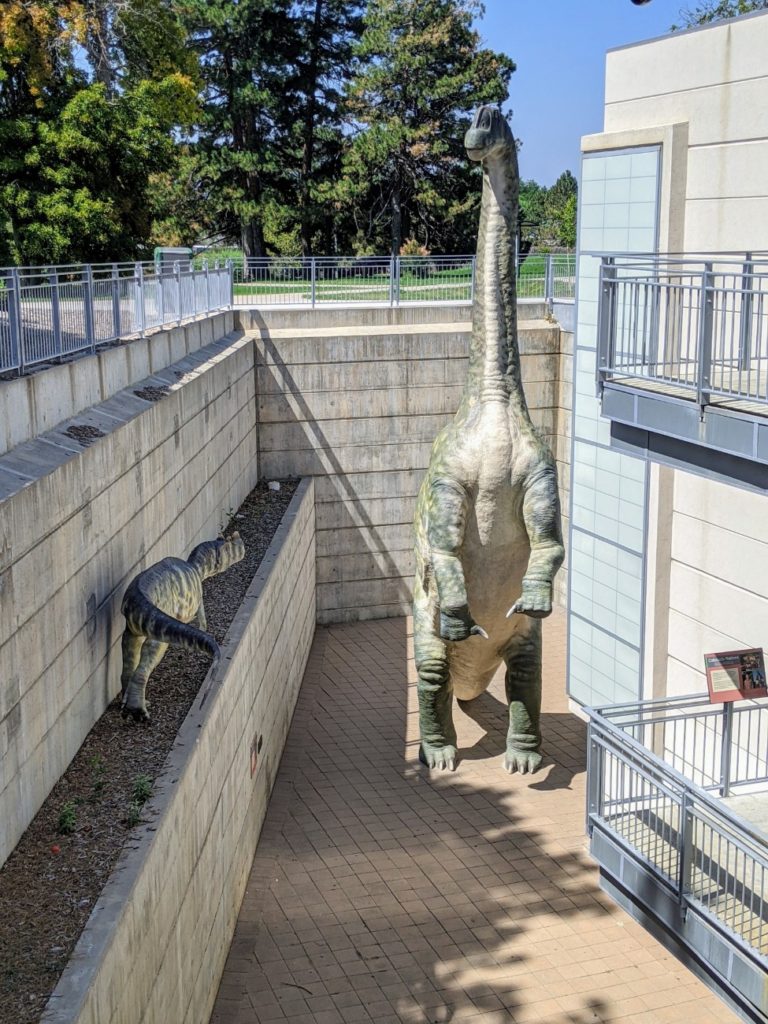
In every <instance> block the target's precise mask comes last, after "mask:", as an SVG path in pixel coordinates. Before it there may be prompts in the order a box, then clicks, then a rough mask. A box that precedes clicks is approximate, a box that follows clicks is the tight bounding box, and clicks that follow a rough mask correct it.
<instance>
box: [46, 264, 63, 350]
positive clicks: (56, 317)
mask: <svg viewBox="0 0 768 1024" xmlns="http://www.w3.org/2000/svg"><path fill="white" fill-rule="evenodd" d="M48 284H49V285H50V287H51V326H52V327H53V351H54V352H55V353H56V355H57V356H61V355H62V352H63V348H64V346H63V343H62V337H61V301H60V299H61V296H60V295H59V272H58V270H57V269H56V267H50V268H49V270H48Z"/></svg>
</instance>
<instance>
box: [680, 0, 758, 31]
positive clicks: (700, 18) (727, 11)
mask: <svg viewBox="0 0 768 1024" xmlns="http://www.w3.org/2000/svg"><path fill="white" fill-rule="evenodd" d="M766 10H768V0H704V2H703V3H699V4H697V5H696V6H695V7H684V8H683V9H682V10H681V11H680V17H681V18H682V19H683V21H682V25H673V26H672V31H673V32H674V31H676V30H677V29H680V28H693V27H694V26H696V25H708V24H709V23H710V22H713V21H722V20H723V19H724V18H736V17H738V16H739V15H740V14H751V13H752V12H753V11H766Z"/></svg>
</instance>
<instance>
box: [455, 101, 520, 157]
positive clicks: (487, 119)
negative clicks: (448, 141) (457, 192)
mask: <svg viewBox="0 0 768 1024" xmlns="http://www.w3.org/2000/svg"><path fill="white" fill-rule="evenodd" d="M514 147H515V139H514V136H513V135H512V131H511V129H510V127H509V125H508V124H507V119H506V118H505V117H504V115H503V114H502V113H501V111H500V110H499V109H498V107H491V106H484V107H478V110H477V113H476V114H475V116H474V118H473V120H472V124H471V125H470V127H469V130H468V131H467V134H466V135H465V136H464V148H465V149H466V151H467V156H468V157H469V159H470V160H475V161H477V162H478V163H479V162H480V161H481V160H486V159H487V158H488V157H489V156H493V155H498V156H500V155H501V153H502V151H504V150H508V149H510V148H511V149H513V150H514Z"/></svg>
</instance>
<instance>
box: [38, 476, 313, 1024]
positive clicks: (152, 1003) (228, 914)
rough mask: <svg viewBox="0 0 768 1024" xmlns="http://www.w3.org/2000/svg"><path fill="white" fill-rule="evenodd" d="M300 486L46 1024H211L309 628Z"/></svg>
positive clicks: (307, 499) (309, 543)
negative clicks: (153, 1023)
mask: <svg viewBox="0 0 768 1024" xmlns="http://www.w3.org/2000/svg"><path fill="white" fill-rule="evenodd" d="M314 566H315V526H314V488H313V483H312V481H311V480H303V481H302V482H301V484H300V485H299V488H298V490H297V492H296V494H295V495H294V497H293V500H292V501H291V504H290V505H289V507H288V509H287V511H286V513H285V515H284V516H283V521H282V523H281V525H280V527H279V528H278V531H277V533H276V535H275V537H274V540H273V541H272V544H271V546H270V548H269V550H268V551H267V554H266V555H265V557H264V560H263V562H262V564H261V567H260V569H259V572H258V573H257V574H256V576H254V579H253V581H252V583H251V585H250V587H249V589H248V592H247V593H246V595H245V598H244V599H243V601H242V604H241V605H240V608H239V610H238V612H237V614H236V615H235V618H234V620H233V622H232V625H231V626H230V629H229V632H228V633H227V636H226V639H225V641H224V643H223V644H222V658H221V661H220V663H219V666H218V668H217V670H216V671H215V672H212V673H209V675H208V676H207V678H206V681H205V683H204V685H203V690H202V692H203V693H204V692H205V688H206V687H207V686H208V685H209V684H210V686H211V690H210V693H209V695H208V697H207V699H206V700H205V703H204V704H203V706H202V708H201V707H200V704H201V700H200V698H199V697H198V698H197V699H196V701H195V704H194V705H193V707H192V709H191V710H190V712H189V714H188V715H187V717H186V719H185V721H184V723H183V725H182V727H181V729H180V731H179V734H178V737H177V739H176V743H175V745H174V747H173V749H172V750H171V752H170V754H169V756H168V759H167V761H166V764H165V768H164V771H163V773H162V774H161V776H160V778H159V779H158V781H157V783H156V786H155V791H154V795H153V797H152V799H151V801H150V802H149V803H148V804H147V805H146V807H147V812H148V814H149V815H151V818H152V820H151V821H150V822H149V823H148V824H147V825H145V826H143V827H142V828H139V829H137V830H136V832H135V833H134V834H133V835H132V836H131V840H130V842H129V847H130V848H126V850H125V851H124V853H123V855H122V857H121V859H120V861H119V862H118V865H117V868H116V870H115V871H114V872H113V874H112V877H111V879H110V881H109V882H108V883H107V886H106V887H105V889H104V891H103V893H102V895H101V897H100V899H99V901H98V902H97V904H96V906H95V907H94V910H93V913H92V914H91V917H90V919H89V921H88V924H87V926H86V928H85V931H84V932H83V934H82V936H81V938H80V941H79V942H78V944H77V946H76V948H75V952H74V954H73V956H72V958H71V960H70V963H69V965H68V967H67V968H66V970H65V971H64V974H63V975H62V977H61V979H60V980H59V984H58V985H57V986H56V989H55V991H54V993H53V995H52V996H51V998H50V1000H49V1002H48V1006H47V1007H46V1010H45V1012H44V1014H43V1017H42V1021H43V1024H110V1022H113V1021H118V1020H119V1021H126V1022H128V1021H136V1022H137V1021H141V1020H144V1021H157V1022H160V1021H168V1022H173V1024H207V1022H208V1020H209V1017H210V1014H211V1010H212V1007H213V1002H214V999H215V996H216V990H217V986H218V981H219V978H220V976H221V973H222V971H223V968H224V962H225V959H226V955H227V951H228V948H229V943H230V941H231V937H232V934H233V931H234V927H235V923H236V920H237V914H238V910H239V907H240V903H241V901H242V897H243V893H244V891H245V884H246V881H247V878H248V872H249V869H250V865H251V861H252V859H253V855H254V852H255V849H256V844H257V842H258V837H259V832H260V829H261V825H262V822H263V820H264V816H265V813H266V807H267V801H268V799H269V794H270V792H271V789H272V785H273V782H274V780H275V776H276V774H277V768H278V764H279V761H280V756H281V753H282V750H283V746H284V743H285V739H286V736H287V734H288V727H289V725H290V721H291V716H292V714H293V709H294V706H295V703H296V698H297V696H298V692H299V687H300V685H301V680H302V676H303V673H304V668H305V665H306V662H307V658H308V656H309V649H310V646H311V643H312V637H313V633H314V624H315V598H314V594H315V568H314Z"/></svg>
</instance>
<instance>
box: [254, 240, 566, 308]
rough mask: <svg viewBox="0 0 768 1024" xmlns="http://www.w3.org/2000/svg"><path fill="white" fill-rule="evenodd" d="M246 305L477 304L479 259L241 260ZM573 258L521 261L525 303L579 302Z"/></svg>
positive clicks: (519, 280) (539, 256) (520, 289)
mask: <svg viewBox="0 0 768 1024" xmlns="http://www.w3.org/2000/svg"><path fill="white" fill-rule="evenodd" d="M234 275H235V276H234V301H235V304H236V305H240V306H262V305H310V306H316V305H318V304H321V303H355V302H359V303H372V302H373V303H384V304H389V305H394V306H396V305H402V304H404V303H409V302H421V303H423V302H471V301H472V299H473V297H474V287H475V257H474V256H398V257H389V256H363V257H354V256H349V257H338V256H334V257H311V258H306V259H301V258H295V259H293V258H288V257H285V258H277V257H274V258H273V257H269V258H266V257H265V258H263V259H261V258H259V259H255V258H254V259H250V258H249V259H245V258H243V259H240V260H235V261H234ZM575 287H576V257H575V254H573V253H562V254H561V253H530V254H528V255H527V256H526V257H525V258H522V259H520V260H519V263H518V271H517V288H518V298H521V299H541V300H548V301H550V302H551V301H556V300H558V299H565V300H568V299H573V297H574V294H575Z"/></svg>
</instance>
